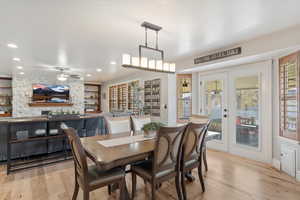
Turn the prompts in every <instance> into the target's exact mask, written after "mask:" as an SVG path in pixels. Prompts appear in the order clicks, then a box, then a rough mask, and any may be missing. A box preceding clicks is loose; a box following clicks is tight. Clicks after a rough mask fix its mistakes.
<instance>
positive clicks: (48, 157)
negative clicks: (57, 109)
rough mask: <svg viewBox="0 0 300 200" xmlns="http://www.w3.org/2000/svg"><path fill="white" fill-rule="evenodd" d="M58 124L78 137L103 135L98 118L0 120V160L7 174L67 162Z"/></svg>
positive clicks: (66, 147) (67, 146) (64, 145)
mask: <svg viewBox="0 0 300 200" xmlns="http://www.w3.org/2000/svg"><path fill="white" fill-rule="evenodd" d="M62 122H64V123H66V124H67V125H68V126H69V127H72V128H74V129H75V130H76V131H77V134H78V135H79V136H80V137H86V136H93V135H95V134H98V133H100V134H101V133H103V132H104V131H103V129H104V124H103V118H102V116H101V115H82V116H78V117H75V118H74V117H71V118H68V116H66V117H65V118H61V117H60V118H59V119H55V118H54V119H50V118H47V117H26V118H9V119H5V120H2V119H1V120H0V126H1V127H0V135H1V136H2V138H1V139H4V138H5V137H3V136H5V135H6V141H5V145H6V152H5V147H4V144H3V142H4V141H3V140H1V141H0V142H1V143H0V155H1V154H2V160H3V158H4V157H6V160H7V174H9V173H11V172H15V171H18V170H23V169H28V168H33V167H38V166H43V165H48V164H53V163H57V162H61V161H65V160H69V159H71V158H72V157H71V153H70V151H69V150H70V147H69V144H68V141H67V138H66V136H65V134H64V133H63V132H62V130H61V129H60V124H61V123H62ZM96 129H97V130H98V132H97V133H96ZM0 159H1V157H0Z"/></svg>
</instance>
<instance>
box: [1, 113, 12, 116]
mask: <svg viewBox="0 0 300 200" xmlns="http://www.w3.org/2000/svg"><path fill="white" fill-rule="evenodd" d="M11 116H12V114H11V113H4V114H0V117H11Z"/></svg>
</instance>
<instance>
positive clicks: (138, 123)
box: [131, 115, 151, 132]
mask: <svg viewBox="0 0 300 200" xmlns="http://www.w3.org/2000/svg"><path fill="white" fill-rule="evenodd" d="M131 121H132V128H133V131H134V132H136V131H141V130H142V128H143V126H144V125H145V124H148V123H150V122H151V117H150V115H143V116H134V115H132V116H131Z"/></svg>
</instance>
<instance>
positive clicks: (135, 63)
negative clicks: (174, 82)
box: [122, 22, 176, 74]
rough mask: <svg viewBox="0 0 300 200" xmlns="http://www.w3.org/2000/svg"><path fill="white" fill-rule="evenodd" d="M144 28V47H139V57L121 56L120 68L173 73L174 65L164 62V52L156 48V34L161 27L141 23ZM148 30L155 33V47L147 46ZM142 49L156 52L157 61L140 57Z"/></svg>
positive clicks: (174, 70)
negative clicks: (157, 55)
mask: <svg viewBox="0 0 300 200" xmlns="http://www.w3.org/2000/svg"><path fill="white" fill-rule="evenodd" d="M141 26H142V27H144V28H145V45H139V56H138V57H133V56H131V55H129V54H123V56H122V67H126V68H133V69H141V70H146V71H154V72H163V73H172V74H173V73H175V72H176V66H175V63H168V62H165V61H164V51H163V50H161V49H159V48H158V32H159V31H160V30H161V29H162V27H160V26H157V25H155V24H151V23H149V22H143V23H142V24H141ZM148 29H150V30H152V31H155V32H156V45H155V47H149V46H148V37H147V36H148V35H147V31H148ZM142 49H147V50H150V51H153V52H158V53H159V54H160V58H159V59H149V58H147V57H145V56H142Z"/></svg>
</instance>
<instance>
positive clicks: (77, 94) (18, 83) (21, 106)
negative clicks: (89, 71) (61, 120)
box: [12, 72, 84, 117]
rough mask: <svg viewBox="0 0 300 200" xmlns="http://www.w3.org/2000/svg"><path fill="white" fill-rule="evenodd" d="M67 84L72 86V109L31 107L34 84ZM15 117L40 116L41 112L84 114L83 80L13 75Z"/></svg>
mask: <svg viewBox="0 0 300 200" xmlns="http://www.w3.org/2000/svg"><path fill="white" fill-rule="evenodd" d="M35 83H45V84H66V85H69V86H70V97H71V98H72V103H73V106H70V107H30V106H29V105H28V103H30V98H31V97H32V84H35ZM12 87H13V102H12V104H13V117H25V116H39V115H41V111H44V110H48V111H59V110H64V111H75V112H80V113H81V114H83V113H84V82H83V81H82V80H68V81H65V82H59V81H57V79H56V77H55V76H51V75H49V74H45V73H39V72H35V73H34V74H25V75H19V74H13V81H12Z"/></svg>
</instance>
